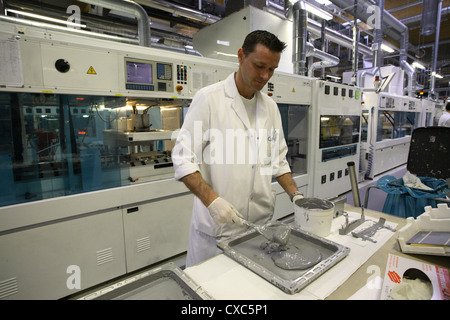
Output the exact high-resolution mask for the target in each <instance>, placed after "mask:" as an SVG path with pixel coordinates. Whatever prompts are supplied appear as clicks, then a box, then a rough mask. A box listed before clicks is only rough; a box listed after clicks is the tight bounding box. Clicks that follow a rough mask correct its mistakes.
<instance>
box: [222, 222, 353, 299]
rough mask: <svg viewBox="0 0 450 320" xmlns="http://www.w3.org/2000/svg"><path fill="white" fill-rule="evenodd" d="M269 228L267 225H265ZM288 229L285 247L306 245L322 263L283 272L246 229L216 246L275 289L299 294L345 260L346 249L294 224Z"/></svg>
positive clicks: (252, 232)
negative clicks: (319, 255)
mask: <svg viewBox="0 0 450 320" xmlns="http://www.w3.org/2000/svg"><path fill="white" fill-rule="evenodd" d="M268 225H269V226H270V225H271V223H270V224H268ZM289 227H290V228H291V236H290V238H289V243H288V245H289V244H296V243H299V244H300V243H301V244H302V245H305V244H306V245H310V246H312V247H313V248H315V249H317V250H319V252H320V253H321V256H322V260H321V261H320V262H319V263H317V264H316V265H314V266H312V267H310V268H308V269H305V270H286V269H282V268H279V267H278V266H277V265H275V263H274V262H273V260H272V257H271V254H267V253H265V252H264V250H262V249H261V248H260V245H261V243H263V242H264V241H265V238H263V237H262V236H261V235H260V234H259V233H257V232H255V231H253V230H250V231H248V232H246V233H244V234H242V235H240V236H236V237H234V238H231V239H229V240H226V241H222V242H219V243H218V246H219V248H221V249H222V250H223V251H224V253H225V254H226V255H227V256H229V257H230V258H232V259H234V260H235V261H237V262H239V263H240V264H242V265H243V266H245V267H246V268H248V269H250V270H251V271H253V272H255V273H256V274H258V275H259V276H261V277H262V278H264V279H265V280H267V281H269V282H270V283H272V284H273V285H275V286H276V287H278V288H279V289H281V290H283V291H284V292H286V293H288V294H295V293H298V292H300V291H301V290H302V289H303V288H304V287H306V286H307V285H308V284H310V283H311V282H313V281H314V280H316V279H317V278H318V277H320V276H321V275H322V274H323V273H325V272H326V271H327V270H329V269H330V268H331V267H332V266H333V265H335V264H336V263H337V262H339V261H340V260H342V259H343V258H345V257H346V256H347V255H348V254H349V252H350V248H348V247H345V246H343V245H340V244H338V243H335V242H332V241H329V240H327V239H325V238H321V237H318V236H316V235H313V234H311V233H308V232H306V231H302V230H300V229H299V228H297V227H295V226H294V225H289Z"/></svg>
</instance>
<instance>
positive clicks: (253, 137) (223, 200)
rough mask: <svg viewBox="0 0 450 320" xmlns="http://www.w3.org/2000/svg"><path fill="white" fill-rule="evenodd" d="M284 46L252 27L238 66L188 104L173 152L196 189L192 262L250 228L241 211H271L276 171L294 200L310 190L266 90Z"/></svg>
mask: <svg viewBox="0 0 450 320" xmlns="http://www.w3.org/2000/svg"><path fill="white" fill-rule="evenodd" d="M285 46H286V45H285V43H283V42H281V41H280V40H279V39H278V38H277V37H276V36H275V35H273V34H271V33H269V32H267V31H261V30H258V31H254V32H252V33H250V34H249V35H247V37H246V39H245V41H244V44H243V45H242V48H240V49H239V50H238V59H239V68H238V70H237V72H235V73H233V74H231V75H230V76H228V78H227V79H226V80H225V81H221V82H218V83H216V84H213V85H210V86H207V87H205V88H203V89H201V90H199V92H198V93H197V94H196V95H195V96H194V98H193V100H192V103H191V105H190V106H189V110H188V112H187V114H186V118H185V120H184V122H183V126H182V128H181V130H180V132H179V134H178V138H177V141H176V145H175V147H174V149H173V151H172V158H173V162H174V167H175V179H177V180H181V181H182V182H183V183H185V185H186V186H187V187H188V188H189V190H191V191H192V192H193V194H194V195H195V196H194V206H193V212H192V222H191V229H190V234H189V245H188V254H187V261H186V266H187V267H189V266H192V265H195V264H197V263H200V262H201V261H204V260H206V259H209V258H211V257H213V256H215V255H217V254H219V253H221V251H220V249H219V248H218V247H217V242H218V241H221V240H224V239H226V238H228V237H231V236H233V235H235V234H237V233H241V232H244V231H245V230H246V227H245V226H244V225H243V224H242V221H241V218H243V219H246V220H248V221H250V222H253V223H256V224H265V223H267V222H268V221H269V220H270V219H271V218H272V216H273V212H274V205H275V193H274V192H273V190H272V188H271V182H272V178H276V180H277V181H278V183H279V184H280V185H281V186H282V187H283V189H284V190H285V191H286V192H287V193H288V194H289V195H290V197H291V200H292V201H295V200H296V199H298V198H301V197H303V195H302V194H301V193H300V192H299V191H298V189H297V187H296V185H295V182H294V181H293V179H292V176H291V173H290V168H289V165H288V163H287V161H286V153H287V146H286V142H285V139H284V135H283V130H282V124H281V117H280V113H279V110H278V106H277V104H276V103H275V102H274V101H273V100H272V99H271V98H270V97H269V96H267V95H266V94H263V93H261V92H260V90H261V89H262V88H263V87H264V86H265V84H266V83H267V81H269V79H270V78H271V76H272V75H273V73H274V71H275V69H276V68H277V67H278V63H279V61H280V57H281V53H282V51H283V50H284V48H285Z"/></svg>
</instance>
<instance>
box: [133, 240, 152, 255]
mask: <svg viewBox="0 0 450 320" xmlns="http://www.w3.org/2000/svg"><path fill="white" fill-rule="evenodd" d="M136 243H137V252H142V251H146V250H149V249H150V248H151V243H150V237H145V238H141V239H137V240H136Z"/></svg>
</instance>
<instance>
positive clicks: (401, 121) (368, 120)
mask: <svg viewBox="0 0 450 320" xmlns="http://www.w3.org/2000/svg"><path fill="white" fill-rule="evenodd" d="M362 110H363V111H362V117H363V124H362V127H363V131H364V133H365V134H364V135H363V137H362V139H361V156H362V157H361V158H362V165H361V167H362V172H363V173H364V175H365V177H366V178H369V179H372V178H373V177H374V176H376V175H379V174H381V173H383V172H386V171H388V170H390V169H392V168H395V167H398V166H400V165H402V164H405V163H406V161H407V157H408V150H409V145H410V140H411V134H412V132H413V130H414V129H415V128H417V127H420V126H421V123H420V120H421V115H422V101H420V100H419V99H416V98H412V97H406V96H398V95H393V94H388V93H364V107H363V109H362Z"/></svg>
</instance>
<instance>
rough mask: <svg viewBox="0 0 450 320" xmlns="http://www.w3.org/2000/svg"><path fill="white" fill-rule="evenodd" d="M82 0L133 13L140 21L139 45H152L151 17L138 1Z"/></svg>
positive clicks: (82, 0)
mask: <svg viewBox="0 0 450 320" xmlns="http://www.w3.org/2000/svg"><path fill="white" fill-rule="evenodd" d="M80 1H81V2H84V3H87V4H91V5H95V6H100V7H102V8H107V9H111V10H118V11H121V12H125V13H129V14H132V15H134V16H135V17H136V19H137V22H138V36H139V45H141V46H144V47H150V46H151V31H150V18H149V17H148V14H147V11H145V9H144V8H143V7H142V6H141V5H140V4H138V3H136V2H134V1H130V0H80Z"/></svg>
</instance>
